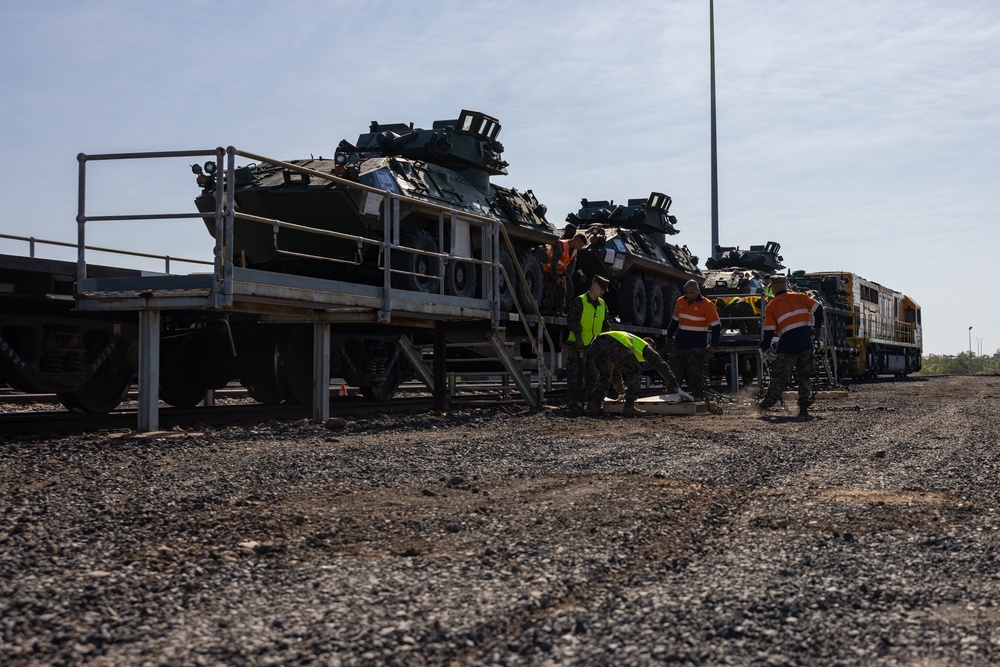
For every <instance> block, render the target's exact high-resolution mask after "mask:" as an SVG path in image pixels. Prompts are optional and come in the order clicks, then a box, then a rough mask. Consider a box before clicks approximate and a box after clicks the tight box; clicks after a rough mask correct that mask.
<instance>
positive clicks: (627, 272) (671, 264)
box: [566, 192, 703, 328]
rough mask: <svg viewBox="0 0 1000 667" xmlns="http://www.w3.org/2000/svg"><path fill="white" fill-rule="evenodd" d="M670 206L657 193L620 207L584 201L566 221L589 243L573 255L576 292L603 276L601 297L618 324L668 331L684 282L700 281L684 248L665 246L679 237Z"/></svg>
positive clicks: (694, 265)
mask: <svg viewBox="0 0 1000 667" xmlns="http://www.w3.org/2000/svg"><path fill="white" fill-rule="evenodd" d="M670 204H671V199H670V197H668V196H667V195H664V194H661V193H659V192H653V193H651V194H650V195H649V197H647V198H646V199H629V200H628V203H627V204H626V205H624V206H623V205H621V204H615V203H614V202H613V201H589V200H587V199H584V200H583V201H582V202H581V206H580V210H579V211H578V212H577V213H571V214H569V216H567V218H566V222H568V223H569V224H572V225H574V226H575V227H576V228H577V229H578V230H579V231H582V232H584V233H585V234H587V236H588V238H589V239H590V240H591V243H590V245H589V246H588V247H587V248H585V249H584V250H581V251H580V253H579V254H578V255H577V275H576V283H575V289H576V293H577V294H579V293H582V292H583V291H585V290H586V289H587V287H588V286H589V284H590V281H591V280H593V278H594V276H595V275H601V276H604V277H606V278H608V279H609V280H610V281H611V288H610V289H609V291H608V294H607V296H606V297H605V299H606V301H607V302H608V307H609V309H610V310H611V312H612V313H613V314H615V315H617V316H618V319H619V320H620V321H621V323H622V324H632V325H637V326H647V327H654V328H661V327H666V325H667V324H668V323H669V320H670V317H671V314H672V312H673V303H674V302H675V301H676V300H677V297H679V296H680V294H681V287H682V286H683V285H684V283H685V282H687V281H688V280H691V279H694V280H697V281H698V282H699V283H700V282H701V281H702V280H703V276H702V273H701V271H699V270H698V258H697V257H695V256H693V255H692V254H691V252H690V251H689V250H688V248H687V246H677V245H673V244H671V243H667V236H671V235H674V234H677V233H678V232H677V228H676V224H677V218H676V217H674V216H673V215H670Z"/></svg>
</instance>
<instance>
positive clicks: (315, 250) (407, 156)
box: [194, 110, 558, 310]
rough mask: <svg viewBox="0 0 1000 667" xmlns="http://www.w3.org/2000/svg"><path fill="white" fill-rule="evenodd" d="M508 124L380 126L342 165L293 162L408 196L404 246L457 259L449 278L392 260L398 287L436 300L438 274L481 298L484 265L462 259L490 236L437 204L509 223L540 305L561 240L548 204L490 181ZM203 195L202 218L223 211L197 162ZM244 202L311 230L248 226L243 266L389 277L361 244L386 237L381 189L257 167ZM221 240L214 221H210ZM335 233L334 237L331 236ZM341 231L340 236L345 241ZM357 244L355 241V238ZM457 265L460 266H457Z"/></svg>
mask: <svg viewBox="0 0 1000 667" xmlns="http://www.w3.org/2000/svg"><path fill="white" fill-rule="evenodd" d="M499 133H500V123H499V122H498V121H497V119H495V118H492V117H490V116H487V115H486V114H483V113H479V112H476V111H466V110H463V111H462V112H461V113H460V114H459V117H458V119H457V120H439V121H435V122H434V123H433V125H432V127H431V129H427V130H425V129H420V128H416V127H414V126H413V124H412V123H411V124H380V123H378V122H372V124H371V127H370V128H369V130H368V132H366V133H365V134H362V135H360V136H359V137H358V139H357V141H355V142H354V143H351V142H349V141H346V140H344V141H341V142H340V144H339V145H338V146H337V150H336V153H335V154H334V157H333V159H324V158H322V157H320V158H315V159H313V158H310V159H308V160H291V161H289V163H288V164H291V165H295V166H300V167H305V168H308V169H309V170H312V171H313V172H319V173H322V174H330V175H333V176H337V177H340V178H342V179H346V180H349V181H354V182H356V183H359V184H361V185H363V186H368V188H376V189H377V190H379V191H382V192H384V193H391V194H393V195H397V196H400V197H401V199H399V200H398V201H399V203H400V210H399V221H400V229H399V237H398V238H397V239H395V242H396V243H398V244H399V245H401V246H406V247H410V248H416V249H419V250H422V251H429V252H440V253H443V254H447V255H449V257H448V260H447V261H446V263H445V271H443V272H442V271H440V270H439V268H440V267H439V265H438V263H437V260H435V259H434V258H433V257H429V256H427V255H420V254H416V253H407V252H394V253H392V262H391V263H392V268H393V269H395V270H398V272H394V273H393V276H392V286H393V287H398V288H401V289H409V290H414V291H419V292H429V293H436V292H439V290H440V282H439V278H437V277H436V276H442V275H443V279H444V281H445V290H444V292H445V293H446V294H452V295H456V296H463V297H471V296H474V295H475V294H476V291H477V277H478V275H479V272H478V271H477V266H476V265H475V264H474V263H471V262H464V263H463V262H462V261H461V258H463V257H467V258H472V257H481V252H482V247H483V237H484V235H483V233H482V232H481V230H480V229H478V228H473V226H472V225H471V224H470V223H469V222H468V221H463V220H461V219H458V220H457V222H452V221H449V220H442V219H440V218H439V215H438V213H437V212H436V211H433V212H432V211H429V210H428V209H426V208H422V207H421V205H420V203H421V201H424V202H431V203H434V204H437V205H444V206H448V207H450V208H453V209H457V210H458V211H463V212H467V213H471V214H476V215H479V216H484V217H492V218H496V219H498V220H500V221H501V222H502V223H503V224H504V226H505V229H506V231H507V233H508V234H509V236H510V237H511V240H512V242H513V244H514V246H515V251H516V252H517V254H518V259H519V260H520V261H521V264H522V268H523V269H524V273H525V277H526V281H527V285H526V286H524V287H525V291H526V292H528V293H530V294H532V296H534V297H535V298H536V300H537V299H540V297H541V268H540V266H539V265H538V262H537V259H536V258H535V256H534V253H533V252H532V248H533V247H534V246H537V245H541V244H546V243H553V242H554V241H555V240H556V239H557V238H558V235H557V234H556V233H555V228H554V227H553V226H552V224H551V223H549V222H548V221H547V220H546V219H545V206H544V205H542V204H540V203H539V202H538V200H537V199H536V198H535V196H534V194H533V193H532V191H531V190H527V191H525V192H519V191H517V190H515V189H512V188H502V187H499V186H496V185H493V184H492V183H490V177H491V176H501V175H505V174H506V173H507V165H508V163H507V162H505V161H504V160H503V159H502V158H501V154H502V153H503V150H504V148H503V145H502V144H501V143H500V142H499V141H497V135H498V134H499ZM194 170H195V173H196V174H198V180H199V183H200V184H201V185H202V187H203V191H202V194H201V196H200V197H198V198H197V199H196V204H197V206H198V210H199V211H201V212H203V213H212V212H214V211H215V199H214V191H215V186H216V183H215V178H216V176H215V171H216V166H215V165H214V164H213V163H207V164H206V165H205V168H204V169H202V168H201V167H200V166H198V165H195V166H194ZM235 181H236V182H235V184H234V185H235V205H236V208H237V210H238V211H239V212H241V213H249V214H252V215H255V216H258V217H260V218H266V219H269V220H280V221H283V222H290V223H294V224H296V225H301V226H303V227H308V228H310V230H316V232H318V233H311V232H310V231H309V230H298V229H294V228H281V230H280V233H276V229H277V228H275V229H274V230H273V229H272V226H271V225H268V224H262V223H261V222H255V221H248V220H242V219H237V221H236V224H235V230H234V251H235V253H236V254H235V255H234V256H235V257H239V258H240V261H241V262H243V264H244V265H246V266H248V267H251V268H261V269H267V270H273V271H279V272H286V273H295V274H305V275H312V276H318V277H330V278H334V279H338V280H346V281H349V282H362V283H371V284H379V283H381V282H382V280H383V266H382V264H381V263H382V258H383V254H382V248H381V247H380V246H379V244H378V243H361V242H359V241H358V240H357V237H364V238H367V239H372V240H379V241H381V240H382V239H383V238H384V234H385V231H384V230H385V222H384V211H383V209H384V205H385V201H386V197H385V196H383V195H380V194H378V193H377V192H374V191H372V190H370V189H362V188H351V187H349V186H347V185H345V184H343V183H342V182H341V183H337V182H331V181H328V180H326V179H324V178H319V177H316V176H310V175H309V174H308V173H301V172H297V171H293V170H290V169H288V168H287V167H285V166H280V165H279V166H275V165H271V164H250V165H247V166H243V167H240V168H238V169H237V170H236V172H235ZM205 220H206V224H207V225H208V227H209V231H210V232H211V233H212V234H213V235H214V234H215V233H216V232H215V226H214V222H213V221H211V220H210V219H209V218H207V217H206V219H205ZM331 232H332V233H334V234H331ZM338 234H339V235H341V236H338ZM348 237H354V238H348ZM456 258H457V259H456ZM500 262H501V264H503V265H504V267H505V269H506V273H507V275H508V276H513V277H514V278H516V276H517V273H516V271H514V270H513V266H512V262H511V257H510V255H509V253H508V252H507V251H506V249H503V250H501V257H500ZM511 287H515V288H516V287H518V286H516V285H515V286H509V285H507V284H506V282H503V284H502V285H500V289H499V292H500V300H501V308H502V309H505V310H509V309H510V306H511V304H512V299H513V296H514V294H515V293H516V292H515V290H514V289H511Z"/></svg>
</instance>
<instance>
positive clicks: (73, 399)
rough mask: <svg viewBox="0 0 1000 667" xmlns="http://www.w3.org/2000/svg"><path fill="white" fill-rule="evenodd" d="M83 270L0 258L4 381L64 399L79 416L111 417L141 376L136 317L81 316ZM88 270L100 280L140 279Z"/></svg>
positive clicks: (123, 272)
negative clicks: (77, 287) (79, 273)
mask: <svg viewBox="0 0 1000 667" xmlns="http://www.w3.org/2000/svg"><path fill="white" fill-rule="evenodd" d="M76 269H77V267H76V264H75V263H71V262H64V261H58V260H52V259H42V258H36V257H19V256H16V255H0V382H3V383H6V384H8V385H10V386H11V387H14V388H16V389H18V390H20V391H24V392H28V393H54V394H57V395H58V397H59V400H60V401H61V402H62V403H63V405H65V406H66V407H67V408H68V409H70V410H73V411H75V412H83V413H91V412H94V413H103V412H108V411H110V410H113V409H114V408H116V407H117V406H118V404H119V403H121V401H122V399H123V398H124V396H125V392H126V391H127V390H128V388H129V387H130V386H131V384H132V378H133V376H134V375H135V363H136V356H135V343H136V339H137V336H138V327H137V324H136V318H135V317H134V316H132V317H127V316H124V315H123V314H121V313H88V314H81V313H79V312H77V311H75V310H74V305H75V301H74V298H73V284H74V281H75V280H76ZM88 269H89V270H90V271H91V272H92V274H93V275H97V276H136V275H139V272H138V271H133V270H130V269H121V268H115V267H106V266H96V265H91V266H89V267H88Z"/></svg>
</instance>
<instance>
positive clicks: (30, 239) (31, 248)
mask: <svg viewBox="0 0 1000 667" xmlns="http://www.w3.org/2000/svg"><path fill="white" fill-rule="evenodd" d="M0 239H9V240H11V241H24V242H25V243H27V244H28V257H31V258H32V259H34V258H35V256H36V248H35V246H36V245H46V246H56V247H60V248H73V249H76V247H77V244H76V243H69V242H67V241H53V240H50V239H39V238H35V237H34V236H16V235H14V234H0ZM85 249H86V250H93V251H94V252H106V253H110V254H113V255H125V256H128V257H142V258H144V259H158V260H161V261H162V262H163V272H164V273H170V262H180V263H182V264H206V265H211V264H212V262H210V261H208V260H206V259H190V258H187V257H173V256H171V255H156V254H153V253H148V252H138V251H136V250H122V249H120V248H105V247H103V246H96V245H88V246H86V247H85Z"/></svg>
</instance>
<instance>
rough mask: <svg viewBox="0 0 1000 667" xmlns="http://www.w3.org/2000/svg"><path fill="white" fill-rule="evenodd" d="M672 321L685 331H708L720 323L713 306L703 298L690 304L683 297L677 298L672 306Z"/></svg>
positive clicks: (717, 312)
mask: <svg viewBox="0 0 1000 667" xmlns="http://www.w3.org/2000/svg"><path fill="white" fill-rule="evenodd" d="M674 319H675V320H677V326H678V327H679V328H681V329H683V330H685V331H708V330H709V329H711V328H712V327H714V326H715V325H716V324H721V323H722V321H721V320H720V319H719V311H718V310H717V309H716V307H715V304H714V303H712V302H711V301H709V300H708V299H706V298H704V297H701V298H699V299H695V300H694V301H692V302H690V303H688V300H687V299H685V298H684V297H683V296H682V297H680V298H678V299H677V302H676V303H675V304H674Z"/></svg>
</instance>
